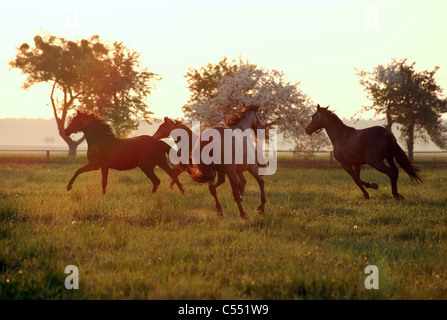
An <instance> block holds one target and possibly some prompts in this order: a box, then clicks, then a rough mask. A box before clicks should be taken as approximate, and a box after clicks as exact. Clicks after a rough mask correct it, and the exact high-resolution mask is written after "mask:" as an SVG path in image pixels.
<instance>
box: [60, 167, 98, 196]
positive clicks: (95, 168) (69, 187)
mask: <svg viewBox="0 0 447 320" xmlns="http://www.w3.org/2000/svg"><path fill="white" fill-rule="evenodd" d="M98 169H99V164H98V163H94V162H89V163H87V164H86V165H85V166H83V167H81V168H79V169H78V170H76V172H75V174H74V175H73V177H72V178H71V179H70V181H69V182H68V185H67V191H70V190H71V189H72V187H71V186H72V185H73V183H74V182H75V180H76V178H77V177H78V176H79V175H80V174H81V173H84V172H89V171H94V170H98Z"/></svg>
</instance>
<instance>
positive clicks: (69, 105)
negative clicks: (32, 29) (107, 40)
mask: <svg viewBox="0 0 447 320" xmlns="http://www.w3.org/2000/svg"><path fill="white" fill-rule="evenodd" d="M9 64H10V66H11V67H12V68H18V69H20V70H21V71H22V73H23V74H25V75H26V76H27V78H26V80H25V81H24V83H23V88H24V89H29V88H30V87H32V86H33V85H35V84H37V83H47V84H49V85H50V87H51V91H50V102H51V107H52V108H53V113H54V118H55V120H56V124H57V128H58V132H59V135H60V136H61V137H62V139H64V141H65V142H66V143H67V144H68V147H69V155H76V149H77V146H78V145H79V144H80V143H81V142H82V141H83V140H84V138H83V137H82V138H81V139H79V140H73V139H72V138H71V137H69V136H65V134H64V127H65V122H66V120H67V117H68V115H69V113H70V111H72V110H74V109H80V108H81V109H89V110H92V111H97V112H98V113H99V114H101V115H102V116H103V117H105V118H106V119H110V120H111V121H112V122H113V123H114V125H115V128H117V129H118V130H117V133H118V134H124V133H125V132H126V130H128V128H129V127H135V125H136V122H135V121H134V120H132V119H131V116H132V115H139V116H142V117H143V119H146V120H148V117H149V115H150V112H148V111H147V109H146V105H145V103H144V98H146V97H147V95H148V94H149V93H150V86H149V85H148V84H149V83H150V81H151V80H152V79H153V78H155V77H156V76H155V75H154V74H152V73H148V72H147V71H146V70H142V71H140V70H138V69H137V68H138V67H139V65H138V54H137V53H135V52H132V51H130V50H128V49H127V48H125V47H124V46H123V45H122V44H121V43H114V44H113V46H110V45H106V44H104V43H102V42H101V41H100V38H99V36H97V35H95V36H92V37H91V38H90V39H82V40H80V41H69V40H66V39H64V38H61V37H56V36H53V35H44V36H40V35H37V36H35V37H34V47H31V46H30V45H29V44H28V43H23V44H22V45H21V46H20V47H18V48H17V54H16V56H15V58H14V59H13V60H12V61H11V62H10V63H9ZM111 101H112V102H113V103H111Z"/></svg>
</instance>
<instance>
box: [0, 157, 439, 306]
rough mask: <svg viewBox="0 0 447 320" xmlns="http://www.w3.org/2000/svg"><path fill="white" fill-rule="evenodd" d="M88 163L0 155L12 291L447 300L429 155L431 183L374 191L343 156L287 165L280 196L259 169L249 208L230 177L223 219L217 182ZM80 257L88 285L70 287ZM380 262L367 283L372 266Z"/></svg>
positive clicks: (2, 241) (3, 247)
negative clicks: (262, 190)
mask: <svg viewBox="0 0 447 320" xmlns="http://www.w3.org/2000/svg"><path fill="white" fill-rule="evenodd" d="M81 165H82V164H81V163H51V164H48V165H47V164H44V163H42V164H23V163H22V164H20V163H9V162H4V163H0V299H446V298H447V268H446V266H447V193H446V190H447V188H446V183H447V167H446V166H424V167H423V172H422V177H423V178H424V180H425V184H423V185H418V186H415V185H412V184H411V183H410V181H409V178H408V176H407V175H406V174H405V173H404V172H403V171H402V170H400V177H399V182H398V186H399V191H400V193H401V194H403V195H404V196H405V197H406V200H405V201H395V200H394V199H393V197H392V196H391V194H390V184H389V180H388V178H387V177H386V176H385V175H383V174H380V173H378V172H377V171H373V170H371V169H364V170H363V171H362V178H363V180H365V181H370V182H376V183H378V184H379V186H380V188H379V190H378V191H374V190H370V191H369V192H370V195H371V199H370V200H364V199H363V198H362V195H361V192H360V191H359V190H358V188H357V186H355V184H354V182H353V181H352V180H351V178H350V177H349V176H348V174H346V173H345V172H344V171H342V170H341V169H340V167H339V166H338V165H335V166H333V167H332V168H329V167H327V166H322V167H318V168H317V167H312V166H308V167H303V166H297V165H285V164H283V165H281V166H280V167H279V169H278V172H277V173H276V174H275V175H273V176H266V177H265V186H266V195H267V204H266V212H265V214H264V215H258V214H257V212H256V208H257V205H258V204H259V191H258V186H257V184H256V182H255V181H254V179H252V178H251V177H249V176H248V175H247V181H248V183H247V189H246V194H245V196H244V202H243V206H244V208H245V209H246V211H247V215H248V218H249V219H248V221H243V220H241V219H240V218H239V214H238V210H237V206H236V204H235V203H234V201H233V200H232V195H231V191H230V186H229V183H228V181H227V182H226V183H225V184H224V185H223V186H221V187H219V189H218V196H219V198H220V200H221V203H222V206H223V210H224V215H225V216H224V218H223V219H218V218H217V216H216V211H215V206H214V201H213V199H212V197H211V196H210V195H209V192H208V188H207V186H206V185H199V184H197V183H194V182H192V181H191V180H190V179H189V178H188V177H187V175H186V174H184V175H182V176H180V180H181V181H182V183H183V184H184V186H185V189H186V192H185V194H184V195H183V196H182V195H181V194H180V192H179V191H178V190H177V189H170V188H169V178H168V176H167V175H166V174H165V173H164V172H162V171H160V170H158V169H157V175H158V176H159V177H160V178H161V179H162V184H161V185H160V188H159V189H158V191H157V193H155V194H152V193H151V189H152V185H151V183H150V182H149V180H147V178H146V177H145V176H144V174H143V173H142V172H141V171H139V170H132V171H127V172H117V171H113V170H112V171H111V172H110V175H109V186H108V190H107V194H106V195H105V196H103V195H102V193H101V178H100V172H99V171H98V172H91V173H85V174H83V175H81V176H79V178H78V179H77V181H76V182H75V184H74V185H73V190H72V191H70V192H67V191H66V185H67V182H68V180H69V179H70V178H71V176H72V175H73V173H74V171H75V170H76V169H77V168H78V167H80V166H81ZM67 265H76V266H77V267H78V268H79V290H67V289H65V287H64V280H65V277H66V276H67V274H65V273H64V270H65V267H66V266H67ZM368 265H375V266H377V267H378V269H379V289H378V290H374V289H372V290H367V289H366V288H365V286H364V281H365V278H366V277H367V275H366V274H365V273H364V270H365V267H366V266H368Z"/></svg>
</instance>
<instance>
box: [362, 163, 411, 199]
mask: <svg viewBox="0 0 447 320" xmlns="http://www.w3.org/2000/svg"><path fill="white" fill-rule="evenodd" d="M387 161H388V162H389V163H390V160H388V159H387ZM392 163H393V166H394V167H395V169H392V168H390V167H388V166H387V165H385V163H384V162H383V161H382V160H381V161H371V162H368V164H369V165H370V166H371V167H373V168H374V169H376V170H377V171H380V172H382V173H384V174H386V175H387V176H388V177H389V178H390V181H391V190H392V194H393V196H394V198H395V199H397V200H401V199H404V197H403V196H401V195H400V194H399V193H398V192H397V176H398V173H399V171H398V170H397V167H396V165H395V164H394V161H393V162H392ZM390 164H391V163H390ZM396 171H397V174H396Z"/></svg>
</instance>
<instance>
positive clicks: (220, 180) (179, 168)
mask: <svg viewBox="0 0 447 320" xmlns="http://www.w3.org/2000/svg"><path fill="white" fill-rule="evenodd" d="M175 129H183V130H185V131H186V132H187V133H188V141H189V163H188V164H183V163H179V164H177V165H175V166H174V168H173V170H174V172H175V174H176V175H177V176H178V175H180V174H181V173H182V172H184V171H186V172H187V173H188V174H189V175H191V174H192V169H193V165H192V149H193V147H194V146H193V145H192V143H193V132H192V131H191V129H190V128H188V126H186V125H185V124H183V123H182V122H181V121H178V120H173V119H170V118H169V117H165V118H164V122H163V123H162V124H161V125H160V126H159V127H158V129H157V131H156V132H155V133H154V135H153V137H154V138H155V139H164V138H167V137H169V136H170V135H171V132H172V131H173V130H175ZM177 142H178V141H176V143H177ZM239 180H240V185H239V191H240V194H241V197H242V196H243V194H244V191H245V185H246V184H247V180H245V177H244V175H243V173H242V172H241V173H239ZM224 183H225V173H223V172H217V183H216V184H215V187H216V188H217V187H219V186H220V185H222V184H224ZM173 184H174V181H171V186H172V185H173Z"/></svg>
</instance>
